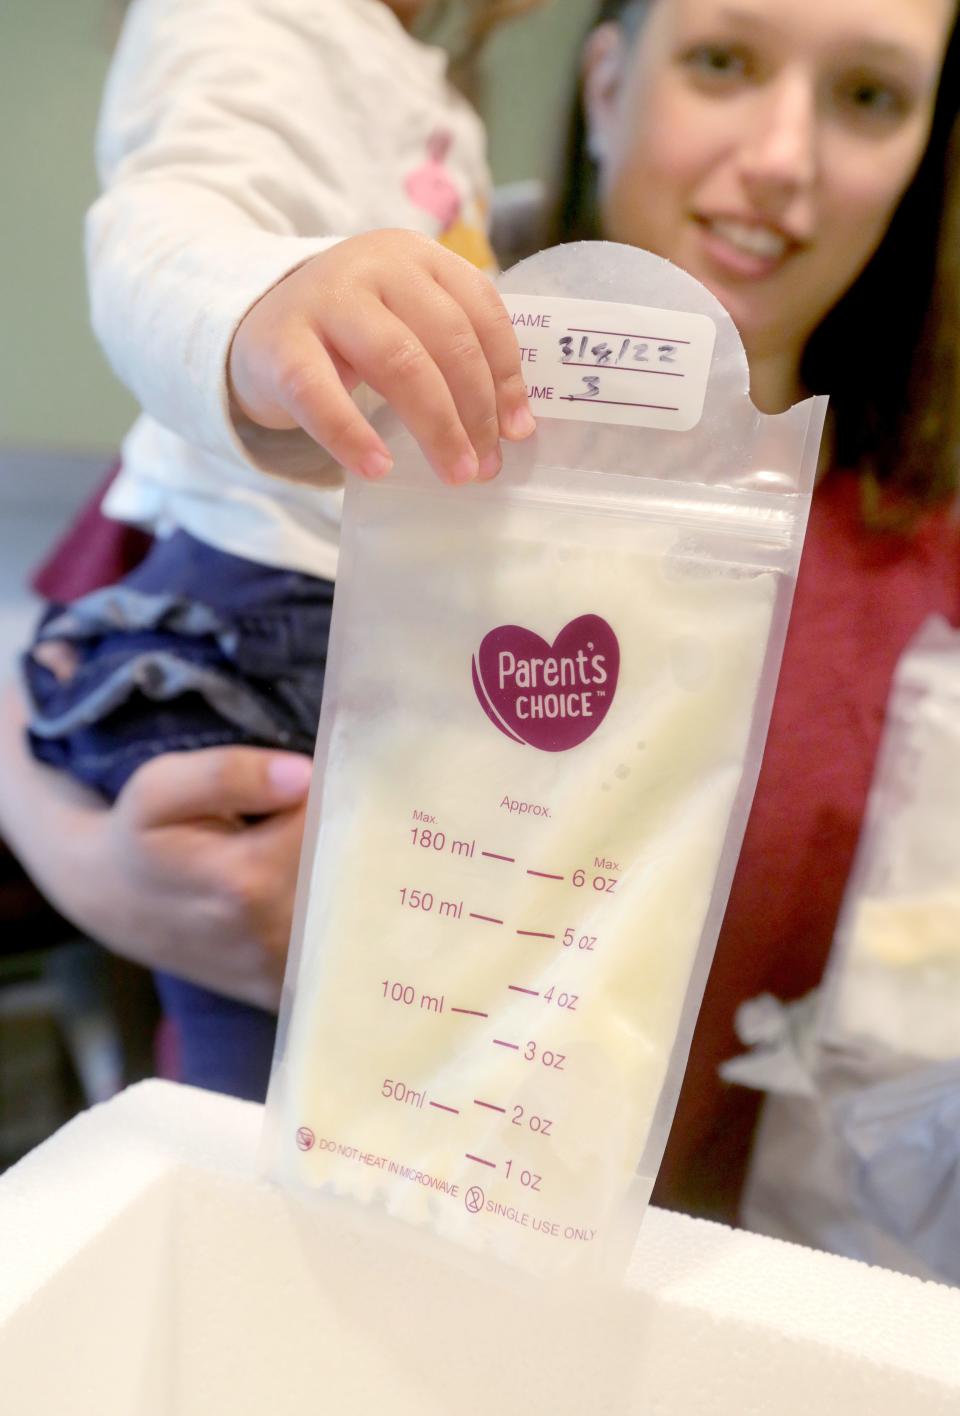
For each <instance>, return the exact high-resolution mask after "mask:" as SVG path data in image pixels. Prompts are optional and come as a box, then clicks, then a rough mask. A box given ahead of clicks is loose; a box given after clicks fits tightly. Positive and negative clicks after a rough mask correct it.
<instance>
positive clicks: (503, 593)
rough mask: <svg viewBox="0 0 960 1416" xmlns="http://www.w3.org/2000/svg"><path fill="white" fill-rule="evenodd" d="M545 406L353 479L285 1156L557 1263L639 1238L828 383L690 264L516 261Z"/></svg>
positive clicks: (760, 707)
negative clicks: (783, 357) (526, 432)
mask: <svg viewBox="0 0 960 1416" xmlns="http://www.w3.org/2000/svg"><path fill="white" fill-rule="evenodd" d="M501 289H502V290H503V292H504V296H505V299H506V300H507V304H508V308H509V309H510V312H511V316H512V318H513V321H514V325H515V328H516V332H517V335H518V337H519V340H520V344H521V346H522V350H523V364H524V369H525V370H526V373H527V380H528V385H529V390H530V396H531V401H532V405H533V409H534V412H535V413H536V415H537V418H538V431H537V433H536V435H535V436H534V437H533V438H532V439H531V440H530V441H529V443H527V444H524V445H522V446H517V447H507V448H506V461H505V467H504V471H503V473H502V474H501V476H500V477H499V478H497V479H496V480H495V481H493V482H491V483H487V484H484V485H474V486H470V487H467V488H462V487H461V488H450V487H446V486H444V485H442V484H441V483H440V482H439V481H438V480H437V479H436V477H435V476H434V475H433V474H432V473H431V472H430V470H429V469H428V468H427V466H426V464H425V462H424V461H423V458H422V456H421V454H420V453H419V451H418V449H417V447H416V445H415V444H414V443H413V442H412V440H411V439H410V438H409V437H408V436H407V435H406V434H404V433H403V432H402V431H396V432H394V433H392V434H391V441H392V448H393V451H394V454H395V457H396V463H397V466H396V469H395V471H394V472H393V473H392V474H391V475H390V477H389V478H387V479H386V481H384V482H383V483H380V484H375V485H367V484H362V483H361V482H360V481H358V480H356V479H351V480H350V481H349V484H348V487H347V493H346V503H345V514H344V525H343V541H342V554H341V560H340V572H339V579H338V584H337V594H336V605H335V611H334V624H333V635H332V642H331V648H330V656H329V660H328V668H327V686H326V696H325V699H324V704H323V714H322V717H321V724H320V736H319V741H318V749H317V765H316V775H315V782H314V788H313V792H312V795H311V799H310V807H309V825H308V831H307V839H306V844H305V853H304V861H303V865H302V869H301V880H300V888H299V896H298V902H297V918H296V922H295V927H294V936H295V937H294V942H293V949H292V953H291V959H290V964H289V967H288V973H287V981H286V986H285V993H284V1001H283V1008H282V1014H281V1026H280V1034H279V1041H278V1048H277V1058H276V1062H275V1066H274V1074H273V1078H272V1081H271V1090H270V1097H269V1103H268V1122H267V1128H266V1131H265V1138H264V1156H265V1163H266V1168H267V1169H268V1171H269V1173H270V1174H272V1175H273V1176H274V1177H276V1178H277V1179H279V1180H281V1181H282V1182H283V1183H285V1184H289V1185H291V1186H295V1187H297V1188H305V1189H307V1190H311V1189H319V1190H323V1191H325V1192H327V1194H329V1195H333V1196H339V1197H349V1198H350V1199H352V1200H355V1201H358V1202H360V1203H361V1204H364V1205H367V1206H370V1207H373V1208H375V1209H379V1210H381V1211H386V1212H387V1213H388V1214H389V1215H392V1216H395V1217H396V1218H397V1219H399V1220H403V1221H406V1222H407V1223H408V1224H409V1225H413V1226H419V1227H420V1228H421V1229H422V1230H426V1231H430V1232H432V1233H433V1234H435V1235H440V1236H444V1237H445V1238H448V1239H450V1240H453V1241H456V1242H457V1243H458V1244H460V1245H463V1246H466V1247H467V1248H468V1249H470V1250H474V1251H478V1252H480V1253H482V1254H485V1255H488V1256H496V1257H498V1258H500V1259H502V1260H505V1261H507V1262H508V1263H510V1264H513V1265H515V1266H518V1267H520V1268H523V1269H527V1270H531V1271H534V1272H538V1273H544V1274H552V1275H559V1274H562V1273H572V1274H577V1275H580V1276H585V1275H587V1274H610V1273H616V1272H617V1271H618V1270H622V1268H623V1266H624V1265H625V1263H626V1260H627V1258H628V1256H629V1251H630V1246H631V1244H632V1240H633V1237H634V1234H635V1231H636V1228H637V1226H638V1224H639V1221H640V1218H641V1216H642V1213H643V1208H644V1206H645V1204H646V1202H647V1199H648V1196H649V1193H650V1189H651V1187H652V1184H653V1179H654V1176H655V1173H656V1169H657V1165H658V1164H659V1161H660V1157H661V1154H662V1150H663V1145H664V1141H665V1138H666V1133H667V1130H668V1128H669V1123H670V1118H671V1115H672V1112H673V1108H674V1106H675V1103H676V1096H677V1092H678V1090H679V1085H680V1079H681V1076H682V1072H683V1066H684V1062H685V1059H686V1054H687V1050H688V1047H689V1041H690V1036H691V1033H692V1030H693V1024H694V1021H695V1017H696V1011H697V1008H698V1006H699V1002H700V997H701V994H702V991H703V987H704V983H705V980H706V975H707V972H708V969H709V965H710V959H711V955H712V952H713V948H714V945H715V942H716V936H717V931H718V929H719V925H720V920H721V917H722V913H723V909H724V905H725V903H726V898H727V894H728V890H729V886H730V880H731V877H732V874H733V869H734V865H735V863H736V857H737V852H738V850H739V846H740V841H741V838H742V834H743V828H744V823H745V819H746V815H747V811H748V808H749V804H750V799H751V794H752V791H753V787H754V783H755V780H756V775H757V771H758V768H759V763H760V754H761V749H762V743H763V737H764V733H765V731H766V726H767V721H768V718H769V712H770V706H771V700H772V697H773V691H774V686H775V680H776V674H777V669H778V665H779V660H780V654H781V649H782V644H783V638H784V633H785V630H786V624H787V617H788V613H789V605H790V599H791V595H792V590H793V584H794V580H795V575H796V568H797V561H798V558H799V554H800V548H801V542H802V538H803V531H804V527H805V521H806V515H807V510H808V506H809V499H810V491H811V488H812V485H813V477H814V470H815V465H816V460H817V451H818V446H819V436H820V431H821V428H822V424H823V416H824V403H823V400H814V401H811V402H808V403H806V404H804V405H802V406H799V407H796V408H794V409H792V410H791V411H789V412H787V413H785V414H783V415H781V416H777V417H765V416H763V415H761V414H759V413H757V411H756V410H755V408H754V407H753V405H752V404H751V402H750V400H749V397H748V393H747V388H748V374H747V365H746V360H745V357H744V353H743V349H742V346H741V344H740V340H739V337H738V335H737V333H736V330H735V329H734V326H733V324H732V323H731V321H730V319H729V317H728V316H727V315H726V313H725V312H724V311H723V309H722V308H721V306H720V305H719V304H718V302H717V301H716V300H715V299H714V298H713V296H711V295H710V294H709V293H708V292H707V291H706V290H704V289H703V287H702V286H700V285H699V284H698V283H697V282H696V281H694V280H693V279H691V278H690V277H689V276H687V275H685V274H683V273H682V272H680V271H678V270H676V269H675V268H674V267H672V266H670V265H669V264H668V263H667V262H665V261H662V260H660V259H659V258H657V257H654V256H650V255H648V254H646V253H643V252H639V251H636V250H634V249H632V248H627V247H620V246H613V245H606V244H584V245H575V246H567V247H562V248H559V249H557V250H553V251H549V252H546V253H545V254H542V255H540V256H537V257H535V258H534V259H532V260H529V261H526V262H524V263H522V264H521V265H519V266H516V267H515V268H514V269H513V270H512V271H511V272H509V274H508V275H507V276H505V277H504V278H503V279H502V281H501Z"/></svg>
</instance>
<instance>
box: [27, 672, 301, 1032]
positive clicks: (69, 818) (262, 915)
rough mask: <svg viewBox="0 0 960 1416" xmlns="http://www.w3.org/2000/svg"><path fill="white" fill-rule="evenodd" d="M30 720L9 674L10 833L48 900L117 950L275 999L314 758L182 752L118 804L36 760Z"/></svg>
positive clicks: (148, 769) (249, 751) (155, 764)
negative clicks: (27, 721) (109, 803)
mask: <svg viewBox="0 0 960 1416" xmlns="http://www.w3.org/2000/svg"><path fill="white" fill-rule="evenodd" d="M24 722H25V713H24V706H23V702H22V700H21V697H20V693H19V691H18V690H17V688H16V687H15V686H14V685H9V686H8V687H7V689H6V691H5V692H4V694H3V697H2V699H0V834H2V835H3V837H4V839H5V840H6V841H7V843H8V844H9V846H10V847H11V849H12V850H13V851H14V852H15V854H16V855H17V856H18V858H19V859H20V861H21V863H22V864H23V866H24V868H25V870H26V871H27V872H28V873H29V875H30V876H31V877H32V879H33V880H34V881H35V882H36V884H37V885H38V887H39V888H40V890H42V892H43V893H44V894H45V895H46V896H47V898H48V899H49V900H50V901H51V902H52V903H53V904H54V905H55V906H56V907H57V909H58V910H60V911H61V913H62V914H64V915H65V916H66V917H67V918H68V919H70V920H72V921H73V922H74V923H75V924H76V925H77V926H78V928H80V929H81V930H83V932H84V933H86V934H88V935H90V936H91V937H92V938H94V939H97V940H99V941H100V942H101V943H103V944H105V945H106V946H107V947H108V948H110V949H112V950H113V951H114V952H115V953H118V954H122V955H123V956H125V957H126V958H129V959H133V960H134V961H136V962H137V963H141V964H144V965H146V966H148V967H150V968H162V969H164V970H169V971H170V972H172V973H177V974H180V975H181V976H183V977H184V978H189V979H191V980H192V981H193V982H195V983H199V984H202V985H204V986H206V987H208V988H212V989H214V990H215V991H216V992H219V993H224V994H227V995H228V996H230V997H232V998H238V999H240V1000H242V1001H244V1002H247V1003H254V1004H257V1005H259V1006H260V1007H264V1008H275V1007H276V1006H277V1003H278V1001H279V996H280V985H281V981H282V976H283V966H284V961H285V958H286V950H287V943H288V940H289V934H290V922H291V917H292V912H293V897H294V891H295V887H296V875H297V865H298V860H299V854H300V845H301V841H302V837H303V817H304V804H305V798H306V792H307V787H308V783H309V777H310V762H309V759H308V758H305V757H299V756H295V755H293V754H290V753H280V752H268V751H264V750H260V749H257V748H245V747H236V748H210V749H206V750H204V751H199V752H191V753H171V754H168V755H167V756H165V757H159V758H156V759H155V760H154V761H152V762H149V763H147V764H146V766H144V767H142V768H141V769H140V770H139V771H138V772H136V773H135V774H134V776H133V777H131V779H130V781H129V782H128V783H127V786H126V787H125V788H124V790H123V792H122V793H121V795H120V797H119V798H118V799H117V801H116V803H115V804H114V805H113V806H106V805H105V804H104V803H103V802H102V801H101V800H100V799H99V798H98V797H96V796H94V795H92V794H91V793H90V792H87V791H86V790H84V789H83V788H82V787H79V786H77V784H76V783H74V782H73V781H71V780H70V778H68V777H67V776H65V775H62V774H60V773H58V772H54V771H51V770H50V769H49V768H47V767H44V766H42V765H41V764H39V763H37V762H36V761H34V759H33V758H32V757H31V756H30V753H29V750H28V748H27V744H26V740H25V737H24V732H23V729H24ZM251 818H255V820H254V824H249V822H250V820H251Z"/></svg>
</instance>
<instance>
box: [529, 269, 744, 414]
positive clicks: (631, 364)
mask: <svg viewBox="0 0 960 1416" xmlns="http://www.w3.org/2000/svg"><path fill="white" fill-rule="evenodd" d="M503 298H504V303H505V304H506V307H507V309H508V310H509V312H510V319H511V321H512V323H513V327H514V332H515V334H516V336H517V339H518V340H519V342H520V358H521V362H522V364H523V371H524V376H525V380H526V386H527V397H528V398H529V399H530V406H531V409H532V411H533V414H534V416H535V417H537V418H571V419H575V420H577V421H580V422H587V423H620V424H629V425H633V426H634V427H638V428H664V429H667V430H670V431H673V432H678V433H683V432H688V431H689V429H691V428H695V427H696V426H697V424H698V423H699V421H700V419H701V417H702V416H703V404H704V399H705V398H706V393H707V380H708V379H709V377H710V365H711V363H712V361H713V348H714V344H715V343H716V338H717V327H716V325H715V324H714V322H713V320H712V319H710V317H709V316H708V315H698V314H690V313H687V312H684V311H678V310H656V309H651V308H649V307H648V306H646V305H620V304H616V303H614V302H612V301H605V300H569V299H559V298H554V297H553V296H548V295H504V297H503Z"/></svg>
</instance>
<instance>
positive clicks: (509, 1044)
mask: <svg viewBox="0 0 960 1416" xmlns="http://www.w3.org/2000/svg"><path fill="white" fill-rule="evenodd" d="M493 1045H494V1047H511V1048H512V1049H513V1051H514V1052H519V1051H520V1044H519V1042H504V1040H503V1038H501V1037H495V1038H494V1039H493Z"/></svg>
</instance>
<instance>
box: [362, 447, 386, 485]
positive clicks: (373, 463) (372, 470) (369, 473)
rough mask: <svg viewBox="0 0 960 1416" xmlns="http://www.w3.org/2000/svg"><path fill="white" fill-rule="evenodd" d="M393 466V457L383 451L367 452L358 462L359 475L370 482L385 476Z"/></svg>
mask: <svg viewBox="0 0 960 1416" xmlns="http://www.w3.org/2000/svg"><path fill="white" fill-rule="evenodd" d="M392 466H393V458H392V457H389V456H388V455H387V453H385V452H368V453H367V455H366V457H365V458H364V459H363V461H362V462H361V463H360V472H361V475H362V476H364V477H366V478H368V479H369V480H370V481H371V482H376V481H379V479H380V478H381V477H385V476H386V475H387V473H388V472H389V471H390V469H391V467H392Z"/></svg>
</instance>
